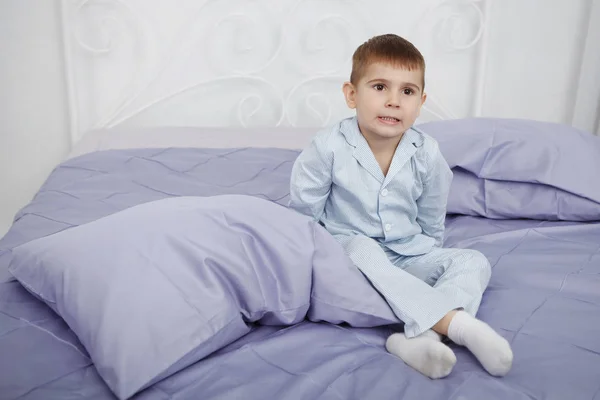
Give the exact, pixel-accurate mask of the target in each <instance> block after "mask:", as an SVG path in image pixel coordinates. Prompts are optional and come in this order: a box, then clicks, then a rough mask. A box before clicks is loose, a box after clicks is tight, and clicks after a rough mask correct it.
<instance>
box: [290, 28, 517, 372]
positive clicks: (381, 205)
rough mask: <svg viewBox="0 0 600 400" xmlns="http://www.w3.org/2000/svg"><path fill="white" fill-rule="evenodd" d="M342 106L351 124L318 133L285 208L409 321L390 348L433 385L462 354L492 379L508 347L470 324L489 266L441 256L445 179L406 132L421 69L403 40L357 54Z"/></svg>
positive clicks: (419, 96)
mask: <svg viewBox="0 0 600 400" xmlns="http://www.w3.org/2000/svg"><path fill="white" fill-rule="evenodd" d="M352 61H353V62H352V74H351V77H350V82H346V83H345V84H344V86H343V92H344V96H345V98H346V103H347V104H348V106H349V107H350V108H352V109H356V116H355V117H352V118H348V119H345V120H342V121H341V122H340V123H338V124H336V125H335V126H334V127H333V128H331V129H327V130H325V131H323V132H320V133H319V134H317V135H316V136H315V137H314V139H313V140H312V142H311V144H310V146H309V147H308V148H306V149H305V150H304V151H303V152H302V153H301V154H300V156H299V157H298V158H297V160H296V162H295V164H294V166H293V169H292V177H291V185H290V207H291V208H293V209H295V210H297V211H299V212H301V213H303V214H306V215H308V216H310V217H312V218H314V219H315V220H317V221H319V222H320V223H321V224H322V225H323V226H324V227H325V228H326V229H327V230H328V231H329V232H330V233H331V234H332V235H333V236H334V237H335V238H336V239H337V240H338V241H339V242H340V243H341V244H342V246H344V248H345V250H346V253H347V254H348V256H349V257H350V258H351V259H352V261H353V262H354V264H355V265H356V266H357V267H358V268H359V269H360V270H361V271H362V272H363V273H364V274H365V276H366V277H367V278H368V279H369V280H370V281H371V283H372V284H373V286H374V287H375V288H376V289H377V290H378V291H379V292H380V293H381V294H382V295H383V296H384V297H385V299H386V300H387V302H388V303H389V304H390V306H391V307H392V309H393V311H394V313H395V314H396V315H397V316H398V318H399V319H400V320H402V321H403V322H404V323H405V329H404V333H394V334H392V335H391V336H390V337H389V338H388V339H387V341H386V349H387V350H388V351H389V352H390V353H392V354H394V355H396V356H398V357H399V358H401V359H402V360H403V361H404V362H405V363H406V364H408V365H409V366H411V367H413V368H414V369H416V370H418V371H419V372H421V373H422V374H424V375H426V376H428V377H430V378H432V379H437V378H443V377H445V376H447V375H448V374H450V372H451V371H452V368H453V367H454V364H455V363H456V356H455V355H454V353H453V352H452V350H451V349H450V348H449V347H448V346H446V345H445V344H444V343H442V341H441V338H442V336H447V337H448V338H449V339H450V340H452V341H453V342H455V343H457V344H459V345H463V346H466V347H467V348H468V349H469V350H470V351H471V352H472V353H473V354H474V355H475V357H476V358H477V359H478V360H479V361H480V363H481V364H482V366H483V367H484V368H485V369H486V370H487V371H488V372H489V373H490V374H491V375H494V376H503V375H505V374H506V373H508V371H509V370H510V368H511V366H512V359H513V354H512V350H511V348H510V345H509V343H508V342H507V341H506V340H505V339H504V338H503V337H502V336H500V335H499V334H497V333H496V332H495V331H494V330H493V329H492V328H491V327H490V326H489V325H487V324H485V323H484V322H482V321H480V320H478V319H476V318H475V314H476V313H477V310H478V308H479V305H480V302H481V297H482V295H483V292H484V290H485V289H486V287H487V285H488V282H489V279H490V275H491V267H490V264H489V262H488V260H487V259H486V258H485V257H484V256H483V255H482V254H481V253H479V252H477V251H475V250H462V249H444V248H442V247H441V246H442V240H443V234H444V221H445V215H446V201H447V197H448V192H449V188H450V182H451V180H452V172H451V170H450V168H449V167H448V164H447V163H446V161H445V160H444V158H443V157H442V155H441V153H440V151H439V149H438V145H437V142H436V141H435V140H434V139H433V138H431V137H429V136H428V135H426V134H424V133H423V132H420V131H418V130H416V129H415V128H413V127H412V125H413V123H414V121H415V120H416V118H417V117H418V115H419V112H420V110H421V106H422V105H423V103H424V102H425V99H426V95H425V93H424V92H423V89H424V87H425V82H424V80H425V78H424V75H425V61H424V59H423V56H422V55H421V53H420V52H419V51H418V50H417V49H416V48H415V47H414V46H413V45H412V44H411V43H410V42H408V41H406V40H404V39H403V38H401V37H399V36H396V35H383V36H376V37H374V38H372V39H370V40H368V41H367V42H366V43H364V44H362V45H361V46H360V47H359V48H358V49H357V50H356V51H355V53H354V55H353V60H352Z"/></svg>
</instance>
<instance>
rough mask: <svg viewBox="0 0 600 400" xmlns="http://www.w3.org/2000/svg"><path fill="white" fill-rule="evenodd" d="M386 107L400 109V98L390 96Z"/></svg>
mask: <svg viewBox="0 0 600 400" xmlns="http://www.w3.org/2000/svg"><path fill="white" fill-rule="evenodd" d="M386 106H387V107H390V108H399V107H400V99H398V96H389V97H388V99H387V103H386Z"/></svg>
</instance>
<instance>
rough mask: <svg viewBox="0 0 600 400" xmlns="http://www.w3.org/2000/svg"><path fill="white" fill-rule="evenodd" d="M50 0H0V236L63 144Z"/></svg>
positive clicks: (58, 62) (55, 29)
mask: <svg viewBox="0 0 600 400" xmlns="http://www.w3.org/2000/svg"><path fill="white" fill-rule="evenodd" d="M59 32H60V31H59V18H58V14H57V8H56V4H55V2H54V1H51V0H27V1H23V0H0V236H1V235H3V234H4V233H5V231H6V230H7V229H8V227H9V226H10V223H11V222H12V218H13V216H14V214H15V213H16V212H17V210H18V209H19V208H20V207H22V206H23V205H25V204H26V203H27V202H28V201H29V200H30V199H31V197H32V196H33V195H34V194H35V191H36V190H37V188H38V187H39V185H40V184H41V183H42V182H43V180H44V179H46V177H47V175H48V173H49V172H50V170H51V169H52V168H53V166H54V165H55V164H56V163H57V162H58V161H59V160H60V159H61V158H62V157H64V156H65V154H66V152H67V150H68V148H69V142H68V133H67V131H66V129H65V127H66V120H67V119H66V109H65V95H64V79H63V71H62V63H61V53H60V41H59V37H60V36H59Z"/></svg>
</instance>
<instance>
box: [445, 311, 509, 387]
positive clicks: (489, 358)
mask: <svg viewBox="0 0 600 400" xmlns="http://www.w3.org/2000/svg"><path fill="white" fill-rule="evenodd" d="M448 337H449V338H450V340H452V341H453V342H454V343H456V344H459V345H461V346H465V347H467V348H468V349H469V350H470V351H471V353H473V355H474V356H475V357H476V358H477V359H478V360H479V362H480V363H481V365H483V368H485V369H486V371H487V372H489V373H490V374H491V375H493V376H504V375H506V374H507V373H508V371H509V370H510V368H511V367H512V361H513V353H512V350H511V348H510V344H509V343H508V341H507V340H506V339H504V338H503V337H502V336H500V335H499V334H498V333H497V332H496V331H494V330H493V329H492V328H491V327H490V326H489V325H488V324H486V323H485V322H483V321H480V320H478V319H476V318H474V317H472V316H471V315H469V314H467V313H466V312H465V311H458V312H457V313H456V315H455V316H454V318H452V321H450V325H449V326H448Z"/></svg>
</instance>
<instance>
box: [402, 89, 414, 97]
mask: <svg viewBox="0 0 600 400" xmlns="http://www.w3.org/2000/svg"><path fill="white" fill-rule="evenodd" d="M413 93H414V90H412V89H404V94H405V95H408V96H410V95H411V94H413Z"/></svg>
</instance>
